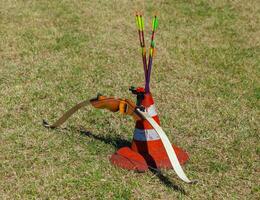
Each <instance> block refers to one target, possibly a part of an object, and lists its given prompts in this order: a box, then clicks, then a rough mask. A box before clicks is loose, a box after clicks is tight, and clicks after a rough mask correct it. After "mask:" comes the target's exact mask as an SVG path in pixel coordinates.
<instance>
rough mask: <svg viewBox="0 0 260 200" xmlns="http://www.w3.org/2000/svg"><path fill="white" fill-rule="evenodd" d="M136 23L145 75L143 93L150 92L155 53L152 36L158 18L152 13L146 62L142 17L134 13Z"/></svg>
mask: <svg viewBox="0 0 260 200" xmlns="http://www.w3.org/2000/svg"><path fill="white" fill-rule="evenodd" d="M136 24H137V28H138V34H139V40H140V46H141V52H142V60H143V67H144V75H145V93H149V92H150V76H151V71H152V63H153V57H154V53H155V44H154V36H155V31H156V29H157V27H158V18H157V16H156V15H154V18H153V21H152V36H151V43H150V49H149V59H148V63H147V59H146V47H145V41H144V19H143V16H142V15H141V14H138V13H137V14H136Z"/></svg>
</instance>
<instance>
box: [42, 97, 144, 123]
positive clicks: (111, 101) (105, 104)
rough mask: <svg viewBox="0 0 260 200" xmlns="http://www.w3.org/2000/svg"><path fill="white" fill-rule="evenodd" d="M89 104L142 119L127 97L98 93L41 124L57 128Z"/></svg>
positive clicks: (135, 118)
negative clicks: (55, 118) (53, 120)
mask: <svg viewBox="0 0 260 200" xmlns="http://www.w3.org/2000/svg"><path fill="white" fill-rule="evenodd" d="M89 104H91V105H92V106H93V107H94V108H98V109H107V110H109V111H111V112H118V111H119V112H120V113H122V114H125V115H130V116H132V117H133V118H134V120H140V119H142V116H141V115H140V114H139V113H138V112H136V105H135V103H134V102H132V101H131V100H128V99H116V98H114V97H106V96H102V95H98V96H97V97H96V98H93V99H90V100H85V101H82V102H80V103H79V104H77V105H75V106H74V107H72V108H71V109H69V110H68V111H67V112H65V113H64V114H63V115H62V116H61V117H60V118H59V119H58V120H57V121H56V122H54V123H53V124H51V125H50V124H49V123H48V122H47V121H46V120H43V126H44V127H46V128H57V127H59V126H60V125H62V124H63V123H64V122H65V121H66V120H67V119H68V118H70V117H71V116H72V115H73V114H74V113H75V112H77V111H78V110H79V109H80V108H82V107H84V106H87V105H89Z"/></svg>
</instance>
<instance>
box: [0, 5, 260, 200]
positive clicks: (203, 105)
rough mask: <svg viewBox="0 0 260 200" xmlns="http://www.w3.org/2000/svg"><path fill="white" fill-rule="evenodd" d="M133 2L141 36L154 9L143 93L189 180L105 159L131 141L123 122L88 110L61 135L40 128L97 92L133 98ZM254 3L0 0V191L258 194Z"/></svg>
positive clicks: (75, 195) (74, 195)
mask: <svg viewBox="0 0 260 200" xmlns="http://www.w3.org/2000/svg"><path fill="white" fill-rule="evenodd" d="M137 8H139V9H140V10H142V11H143V12H144V13H145V25H146V43H148V40H149V37H150V36H149V34H148V33H149V31H148V30H149V28H150V26H151V25H150V22H151V19H152V15H153V13H154V11H155V10H157V12H158V13H159V28H158V34H157V35H156V38H155V42H156V46H157V48H158V49H157V56H156V58H155V60H154V66H153V72H152V78H151V87H152V92H153V95H154V99H155V101H156V105H157V109H158V112H159V116H160V119H161V121H162V126H163V128H164V129H165V131H166V132H167V134H168V136H169V138H170V140H171V141H173V142H174V143H175V144H177V145H179V146H181V147H183V148H184V149H186V150H187V151H188V152H189V155H190V161H189V162H188V163H187V165H185V171H186V172H187V174H188V176H189V177H192V178H194V179H198V180H199V183H198V184H197V185H186V184H184V183H182V182H181V181H179V179H178V178H177V177H176V175H175V173H174V172H173V171H172V170H169V171H164V175H165V177H162V176H160V175H158V174H157V175H156V174H154V173H152V172H147V173H144V174H139V173H134V172H131V171H125V170H122V169H119V168H116V167H114V166H112V165H111V164H110V162H109V156H110V155H111V154H112V153H113V152H115V151H116V149H117V147H118V144H119V143H122V142H126V141H131V138H132V131H133V127H134V122H133V121H132V120H131V119H130V118H129V117H123V116H120V115H119V114H112V113H109V112H107V111H100V110H94V109H93V108H90V107H88V108H85V109H84V110H82V111H80V112H79V113H77V114H76V115H75V116H74V117H73V118H71V119H70V120H69V121H68V122H67V123H66V125H65V126H66V127H67V129H66V130H64V129H60V130H47V129H45V128H43V127H42V125H41V120H42V119H43V118H46V119H48V120H49V121H51V122H53V121H55V119H57V117H59V116H60V115H61V114H62V113H63V112H64V111H65V110H67V109H68V108H70V107H71V106H73V105H74V104H75V103H77V102H79V101H82V100H84V99H87V98H90V97H94V96H95V95H96V94H97V92H100V93H102V94H106V95H115V96H118V97H125V98H134V97H133V96H131V94H130V93H129V92H128V87H129V86H130V85H136V86H142V84H143V72H142V64H141V56H140V49H139V42H138V35H137V32H136V24H135V19H134V12H135V10H136V9H137ZM259 8H260V4H259V2H258V1H256V0H255V1H253V0H250V1H241V0H240V1H225V0H219V1H206V0H194V1H191V0H186V1H182V0H167V1H156V2H152V1H146V4H144V3H142V2H141V1H137V2H132V1H105V0H104V1H80V0H79V1H69V0H64V1H19V0H18V1H11V0H10V1H2V2H1V3H0V152H1V153H0V198H1V199H177V198H180V199H259V198H260V182H259V180H260V173H259V169H260V165H259V157H260V145H259V108H260V107H259V106H260V105H259V98H260V81H259V80H260V79H259V76H260V72H259V69H260V68H259V53H260V32H259V20H260V17H259V16H260V13H259V12H260V11H259ZM148 27H149V28H148ZM80 126H83V127H86V129H88V130H91V131H92V133H93V134H94V135H95V136H96V139H95V138H94V137H87V136H84V135H83V134H80V133H79V132H78V131H77V129H78V127H80ZM97 138H99V139H97Z"/></svg>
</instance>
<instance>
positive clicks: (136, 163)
mask: <svg viewBox="0 0 260 200" xmlns="http://www.w3.org/2000/svg"><path fill="white" fill-rule="evenodd" d="M173 148H174V151H175V152H176V155H177V157H178V159H179V162H180V164H182V165H183V164H184V163H185V162H186V161H187V160H188V159H189V156H188V154H187V153H186V152H185V151H184V150H182V149H181V148H179V147H177V146H175V145H173ZM110 161H111V162H112V163H113V164H114V165H116V166H118V167H121V168H123V169H127V170H135V171H138V172H144V171H146V170H148V166H151V167H154V168H158V169H162V168H163V169H170V168H172V166H171V163H170V160H169V158H168V156H167V154H166V151H165V150H164V149H163V151H157V152H156V151H155V152H153V153H152V154H148V153H142V154H140V153H138V152H136V151H133V150H132V149H131V148H129V147H122V148H121V149H119V150H118V151H117V152H116V153H114V154H113V155H112V156H111V158H110Z"/></svg>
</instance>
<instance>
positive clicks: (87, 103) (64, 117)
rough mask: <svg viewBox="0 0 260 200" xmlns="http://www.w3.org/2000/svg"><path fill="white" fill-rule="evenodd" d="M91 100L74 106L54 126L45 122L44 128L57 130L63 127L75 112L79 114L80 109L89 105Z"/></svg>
mask: <svg viewBox="0 0 260 200" xmlns="http://www.w3.org/2000/svg"><path fill="white" fill-rule="evenodd" d="M89 103H90V102H89V100H85V101H82V102H80V103H78V104H77V105H75V106H73V107H72V108H71V109H69V110H68V111H67V112H65V113H64V114H63V115H62V116H61V117H60V118H59V119H58V120H57V121H56V122H54V123H53V124H51V125H50V124H49V123H48V122H47V121H46V120H43V126H44V127H46V128H57V127H59V126H60V125H62V124H63V123H64V122H65V121H66V120H67V119H68V118H70V117H71V116H72V115H73V114H74V113H75V112H77V111H78V110H79V109H80V108H82V107H84V106H87V105H89Z"/></svg>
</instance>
